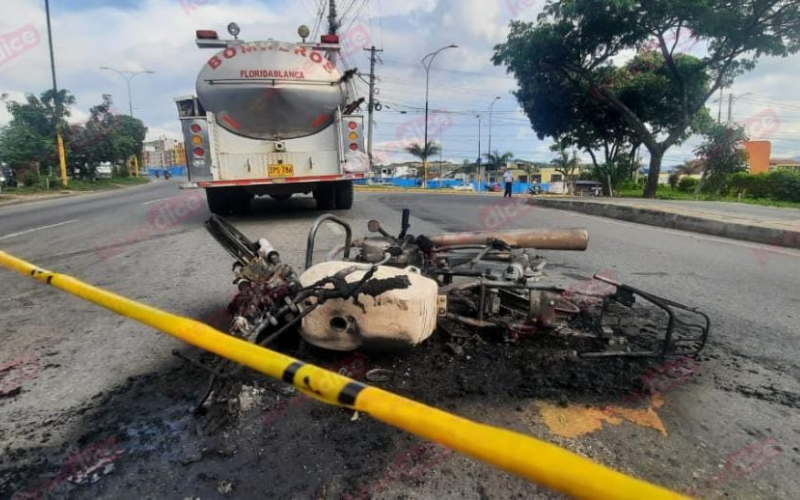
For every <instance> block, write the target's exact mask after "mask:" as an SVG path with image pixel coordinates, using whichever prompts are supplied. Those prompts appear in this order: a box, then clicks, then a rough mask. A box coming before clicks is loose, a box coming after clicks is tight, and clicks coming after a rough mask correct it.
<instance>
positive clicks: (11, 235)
mask: <svg viewBox="0 0 800 500" xmlns="http://www.w3.org/2000/svg"><path fill="white" fill-rule="evenodd" d="M73 222H78V219H72V220H66V221H64V222H59V223H58V224H50V225H49V226H39V227H34V228H32V229H26V230H25V231H20V232H18V233H11V234H7V235H5V236H0V240H5V239H7V238H13V237H15V236H22V235H23V234H28V233H32V232H34V231H41V230H42V229H51V228H54V227H58V226H64V225H66V224H72V223H73Z"/></svg>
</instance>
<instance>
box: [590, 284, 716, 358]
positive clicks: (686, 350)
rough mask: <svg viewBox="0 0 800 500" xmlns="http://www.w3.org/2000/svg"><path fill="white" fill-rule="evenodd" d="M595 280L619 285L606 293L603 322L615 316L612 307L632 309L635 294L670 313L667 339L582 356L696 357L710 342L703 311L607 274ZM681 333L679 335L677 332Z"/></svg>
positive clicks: (665, 335) (706, 319)
mask: <svg viewBox="0 0 800 500" xmlns="http://www.w3.org/2000/svg"><path fill="white" fill-rule="evenodd" d="M594 279H596V280H598V281H601V282H603V283H607V284H609V285H612V286H614V287H615V288H616V291H615V293H613V294H612V295H609V296H607V297H606V298H605V299H604V300H603V305H602V308H601V317H600V324H601V325H602V324H603V319H604V318H606V317H609V316H612V315H611V314H610V311H609V306H610V305H611V304H612V303H618V304H620V305H622V306H624V307H628V308H631V307H633V305H634V303H635V302H636V297H637V296H638V297H640V298H642V299H644V300H645V301H647V302H649V303H650V304H653V305H654V306H656V307H658V308H659V309H661V310H662V311H663V312H664V313H665V314H666V315H667V318H668V319H667V327H666V332H664V338H663V340H662V341H661V347H660V349H653V350H643V351H603V352H593V353H584V354H582V355H581V357H584V358H591V357H631V358H633V357H666V356H693V355H696V354H698V353H699V352H700V351H702V350H703V348H704V347H705V345H706V342H707V341H708V334H709V331H710V330H711V320H710V319H709V317H708V315H707V314H705V313H704V312H702V311H700V310H698V309H696V308H694V307H689V306H686V305H684V304H680V303H678V302H675V301H672V300H669V299H665V298H663V297H659V296H657V295H653V294H651V293H648V292H645V291H644V290H640V289H638V288H634V287H632V286H629V285H625V284H622V283H618V282H616V281H614V280H612V279H609V278H606V277H604V276H600V275H595V276H594ZM682 315H683V316H686V315H692V316H694V317H696V318H697V321H696V322H689V321H686V320H685V319H682V318H681V316H682ZM678 332H680V335H679V334H678Z"/></svg>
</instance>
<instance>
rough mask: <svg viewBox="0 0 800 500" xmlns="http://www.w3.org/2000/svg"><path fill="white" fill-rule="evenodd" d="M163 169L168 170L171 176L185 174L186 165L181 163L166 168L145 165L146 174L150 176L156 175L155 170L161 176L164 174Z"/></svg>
mask: <svg viewBox="0 0 800 500" xmlns="http://www.w3.org/2000/svg"><path fill="white" fill-rule="evenodd" d="M164 170H169V173H170V174H171V175H173V176H179V177H180V176H185V175H186V167H184V166H183V165H175V166H173V167H168V168H152V167H147V175H149V176H150V177H155V176H156V172H158V175H159V176H162V177H163V176H164Z"/></svg>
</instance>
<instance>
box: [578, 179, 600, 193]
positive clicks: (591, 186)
mask: <svg viewBox="0 0 800 500" xmlns="http://www.w3.org/2000/svg"><path fill="white" fill-rule="evenodd" d="M602 195H603V184H602V183H600V182H597V181H576V182H575V196H602Z"/></svg>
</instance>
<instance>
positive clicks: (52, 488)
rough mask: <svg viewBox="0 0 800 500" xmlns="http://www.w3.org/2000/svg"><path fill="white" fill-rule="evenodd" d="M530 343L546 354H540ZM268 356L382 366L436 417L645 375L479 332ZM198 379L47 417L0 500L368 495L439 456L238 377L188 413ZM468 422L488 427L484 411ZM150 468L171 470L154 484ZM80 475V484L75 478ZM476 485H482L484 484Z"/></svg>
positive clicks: (152, 377) (624, 365)
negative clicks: (396, 347) (402, 467)
mask: <svg viewBox="0 0 800 500" xmlns="http://www.w3.org/2000/svg"><path fill="white" fill-rule="evenodd" d="M543 342H544V343H545V344H546V347H548V348H549V349H543V348H542V347H543V344H542V343H543ZM280 347H281V350H283V351H284V352H288V353H289V354H292V355H295V356H297V357H299V358H300V359H303V360H306V361H309V362H312V363H316V364H319V365H321V366H325V367H328V368H330V369H332V370H335V371H338V372H340V373H342V374H345V375H348V376H351V377H353V378H356V379H359V380H362V381H366V382H367V383H373V382H370V381H369V380H368V379H369V378H372V374H373V372H372V370H373V369H376V368H380V369H383V370H385V371H384V372H383V373H382V374H381V375H383V379H384V381H383V382H381V383H376V384H375V385H378V386H381V387H384V388H386V389H388V390H390V391H394V392H396V393H399V394H402V395H405V396H408V397H410V398H413V399H416V400H418V401H422V402H424V403H427V404H430V405H434V406H438V407H441V408H444V409H449V410H456V409H458V408H459V407H460V406H461V405H462V404H464V403H465V402H470V401H472V402H475V401H477V402H480V401H485V400H491V401H492V402H493V404H501V405H507V406H508V407H509V408H511V409H513V408H515V407H516V408H517V409H519V406H520V405H522V404H524V403H525V402H527V401H529V400H530V399H532V398H535V399H547V400H551V401H555V402H558V403H563V404H566V403H568V402H576V401H581V402H583V401H585V402H587V403H590V402H591V403H603V402H612V401H615V400H616V401H618V400H619V399H620V398H619V396H620V395H623V394H627V393H631V392H634V391H646V388H645V387H643V385H642V376H643V375H644V374H645V373H646V372H647V370H648V369H649V367H650V366H652V364H653V362H648V361H637V360H624V359H600V360H572V359H566V358H564V357H558V356H552V355H551V354H550V352H551V351H552V347H553V344H552V341H549V340H546V339H544V338H539V337H526V338H523V339H521V340H520V341H519V342H517V343H508V342H505V341H504V340H503V339H501V338H496V337H493V336H491V335H487V334H483V335H482V336H481V335H477V334H476V333H475V332H464V331H458V330H454V331H452V332H450V333H448V331H447V330H446V329H440V330H439V331H437V333H436V334H434V336H433V337H431V338H430V339H428V340H427V341H426V342H424V343H423V344H421V345H420V346H417V347H416V348H414V349H411V350H408V351H405V352H398V353H394V354H386V353H382V354H378V353H350V354H332V353H330V352H325V351H322V350H319V349H316V348H313V347H310V346H308V345H307V344H305V343H302V342H301V341H300V340H299V339H298V338H290V339H285V340H284V341H283V345H281V346H280ZM387 374H388V377H387V376H386V375H387ZM207 380H208V376H207V375H206V374H205V373H204V372H202V371H200V370H198V369H196V368H189V367H178V368H176V367H174V366H173V367H171V368H169V367H165V369H164V370H163V371H161V372H160V373H153V374H148V375H145V376H141V377H136V378H131V379H128V380H127V382H126V383H125V384H123V385H121V386H119V387H117V388H115V389H114V390H113V391H110V392H108V393H105V394H99V395H97V396H96V397H95V398H94V400H93V401H92V402H91V403H90V404H88V405H86V406H84V407H81V408H75V409H73V410H70V411H68V412H65V413H63V414H60V415H52V416H51V418H50V419H49V422H48V425H46V426H44V428H45V429H49V431H43V430H41V429H37V430H32V431H31V432H30V434H29V440H30V446H29V447H28V448H26V449H16V450H12V449H7V450H4V452H3V458H2V459H0V498H12V494H14V493H15V492H16V496H14V497H13V498H16V499H18V498H35V497H36V495H39V496H49V497H61V496H69V497H78V498H81V497H92V498H103V497H108V498H114V497H126V496H128V495H127V494H126V493H129V492H130V491H131V489H132V488H134V489H136V491H140V492H141V493H142V495H141V497H147V496H148V492H150V493H151V494H152V497H153V498H156V497H159V496H160V493H159V492H169V494H170V495H172V494H173V493H174V494H175V495H178V494H184V493H187V492H191V493H192V494H193V495H198V496H200V497H204V496H206V495H213V496H216V495H218V494H221V493H230V492H234V493H236V492H239V493H240V494H242V496H247V495H248V494H252V495H264V494H267V495H268V496H270V497H276V498H277V497H287V496H292V495H297V494H299V495H301V496H314V497H316V498H339V497H341V496H342V495H347V494H349V495H351V496H352V495H355V496H357V497H365V496H367V497H368V496H371V494H373V493H375V492H376V490H381V491H382V490H383V489H386V488H392V487H397V486H403V485H405V486H408V485H415V484H417V483H419V482H420V481H421V479H422V477H416V476H414V475H411V474H407V473H400V472H398V471H394V472H392V467H393V464H395V463H396V462H397V461H398V456H399V455H398V453H400V454H401V455H402V453H407V454H412V455H414V456H417V455H420V456H428V455H430V456H435V457H438V459H437V461H436V463H435V464H434V463H432V462H431V460H432V459H427V460H428V461H429V462H430V463H429V465H431V464H432V466H431V467H430V469H431V470H434V469H437V468H438V467H439V466H440V465H441V464H440V462H441V461H446V460H449V459H450V458H451V457H450V456H449V455H447V454H446V453H447V452H446V450H445V451H441V452H440V451H437V448H436V447H427V448H426V447H424V445H422V444H421V441H419V440H417V439H416V438H413V437H410V436H408V435H406V434H404V433H402V432H401V431H398V430H395V429H393V428H391V427H388V426H386V425H384V424H382V423H379V422H376V421H373V420H371V419H370V418H369V417H367V416H363V415H362V416H359V417H358V418H357V420H353V418H354V416H353V412H352V411H348V410H345V409H341V408H333V407H327V406H325V405H323V404H321V403H318V402H316V401H312V400H311V399H308V398H306V397H304V396H302V395H300V394H299V393H297V391H295V390H294V389H293V388H290V387H287V386H285V385H282V384H280V383H277V382H272V381H269V380H267V379H265V378H264V377H263V376H260V375H258V374H255V373H251V372H243V374H242V376H240V377H239V378H238V379H237V380H236V381H233V382H226V384H227V387H225V388H224V389H222V390H220V389H219V388H218V391H217V396H218V397H217V398H216V402H215V403H214V404H213V405H212V406H211V411H209V412H207V413H206V414H205V415H202V416H193V415H191V414H190V409H191V408H192V406H193V404H194V403H195V402H196V401H197V399H198V397H199V395H200V394H201V393H202V392H203V390H204V389H205V386H206V383H207ZM477 407H478V408H485V406H483V407H482V406H480V405H478V406H477ZM470 417H471V418H476V419H478V420H480V421H483V422H487V423H492V422H493V414H492V413H491V412H490V411H489V410H488V409H487V410H479V413H478V414H474V413H473V414H472V415H470ZM76 421H77V422H76ZM57 429H82V430H84V432H82V433H80V432H77V431H76V432H77V435H74V436H73V437H71V438H68V439H66V440H65V441H64V443H65V444H62V445H60V446H50V445H49V444H48V439H47V437H46V436H45V435H44V434H43V433H44V432H52V431H54V430H57ZM87 429H88V431H86V430H87ZM109 442H112V443H113V447H112V449H111V451H109V450H107V449H102V450H101V452H98V451H96V450H97V448H98V446H100V447H101V448H102V447H103V443H106V446H105V447H106V448H108V445H107V443H109ZM98 443H100V445H98ZM86 449H90V450H95V451H92V452H86V451H84V450H86ZM388 450H400V451H399V452H389V451H388ZM442 453H445V454H442ZM76 457H80V459H79V460H76ZM87 457H88V458H87ZM417 459H419V460H422V459H420V458H419V457H417ZM417 459H415V460H417ZM155 468H166V469H170V471H171V473H170V474H163V473H159V474H153V473H152V472H153V470H154V469H155ZM423 469H424V474H432V473H434V472H430V471H428V470H427V469H428V467H422V469H420V468H414V469H413V470H417V471H418V472H419V473H420V474H422V473H423V472H422V470H423ZM387 471H388V472H387ZM312 472H313V473H312ZM81 477H84V478H88V480H85V481H80V482H79V481H76V479H75V478H81ZM167 478H169V479H167ZM478 479H480V478H478ZM484 480H485V481H488V482H489V483H487V485H488V484H490V482H491V480H492V478H490V477H487V478H484ZM160 482H164V484H158V483H160ZM387 482H388V484H387ZM395 483H397V484H395ZM479 484H480V480H479ZM258 485H261V489H258ZM265 485H268V488H267V487H266V486H265ZM487 487H490V486H487ZM531 487H532V486H531ZM253 488H256V489H253ZM264 488H266V489H264ZM534 488H535V487H534Z"/></svg>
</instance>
